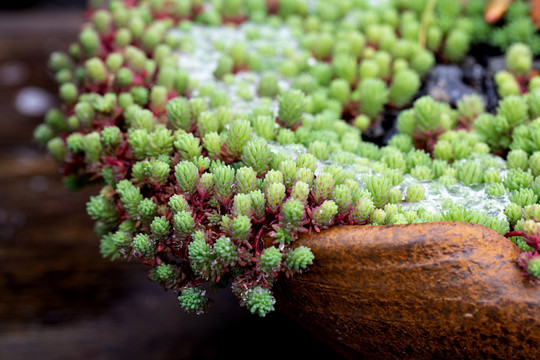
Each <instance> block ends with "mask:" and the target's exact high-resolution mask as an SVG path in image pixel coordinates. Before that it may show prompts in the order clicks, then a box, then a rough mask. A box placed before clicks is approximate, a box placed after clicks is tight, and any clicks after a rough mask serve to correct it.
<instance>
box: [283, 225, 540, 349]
mask: <svg viewBox="0 0 540 360" xmlns="http://www.w3.org/2000/svg"><path fill="white" fill-rule="evenodd" d="M299 245H305V246H308V247H310V248H311V249H312V250H313V253H314V254H315V261H314V264H313V265H312V266H311V268H310V270H309V271H308V272H306V273H304V274H301V275H296V276H295V277H293V278H291V279H288V280H286V281H279V282H278V283H279V285H278V286H277V288H276V289H275V292H276V297H277V299H278V306H279V309H280V310H281V311H283V312H285V313H287V314H288V315H289V316H291V317H293V318H295V319H297V320H298V321H299V322H300V323H301V324H302V325H303V326H305V327H306V328H308V329H311V330H312V331H313V332H314V333H315V334H316V335H317V336H318V337H319V338H320V339H322V340H324V341H327V342H328V343H330V344H331V345H332V346H333V347H334V348H336V349H337V350H338V351H339V352H341V353H343V354H344V355H346V356H347V357H349V358H369V359H432V358H436V359H464V358H466V359H493V358H501V359H539V358H540V350H539V345H540V315H539V314H540V286H538V285H533V284H531V283H530V282H529V281H527V280H526V279H524V278H523V277H522V275H521V271H520V270H519V268H518V267H517V266H516V265H515V260H516V258H517V257H518V254H519V252H520V250H519V249H518V248H517V247H516V246H515V245H514V244H512V243H511V242H510V241H509V240H507V239H506V238H504V237H503V236H501V235H499V234H498V233H496V232H495V231H493V230H491V229H487V228H485V227H483V226H479V225H472V224H466V223H448V222H447V223H427V224H414V225H399V226H395V225H394V226H341V227H334V228H331V229H329V230H326V231H323V232H321V233H320V234H311V235H310V236H306V237H304V238H301V239H299V240H298V241H297V242H296V243H295V246H299Z"/></svg>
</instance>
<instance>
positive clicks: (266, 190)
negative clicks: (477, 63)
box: [35, 0, 540, 358]
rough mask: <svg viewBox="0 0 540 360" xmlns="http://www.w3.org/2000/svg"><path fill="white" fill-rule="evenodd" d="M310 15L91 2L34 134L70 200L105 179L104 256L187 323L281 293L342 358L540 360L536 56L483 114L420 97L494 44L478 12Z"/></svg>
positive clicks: (326, 7) (319, 8)
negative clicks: (514, 359)
mask: <svg viewBox="0 0 540 360" xmlns="http://www.w3.org/2000/svg"><path fill="white" fill-rule="evenodd" d="M312 5H313V6H311V5H310V3H309V2H307V1H301V0H298V1H283V0H281V1H240V0H224V1H209V2H205V1H199V0H192V1H180V0H178V1H174V0H163V1H140V2H133V1H111V2H110V3H107V4H101V3H100V2H97V3H96V4H94V6H93V7H90V8H89V10H88V12H87V19H86V22H85V24H84V25H83V27H82V29H81V33H80V35H79V38H78V40H77V41H76V42H74V43H73V45H72V46H71V47H70V48H69V50H68V52H65V53H64V52H57V53H54V54H52V55H51V58H50V64H49V65H50V68H51V70H52V71H53V73H54V76H55V77H56V79H57V81H58V82H59V96H60V98H61V99H62V101H63V103H62V106H61V107H59V108H56V109H51V110H50V111H49V112H48V114H47V116H46V118H45V121H44V123H43V124H41V125H40V126H38V127H37V128H36V130H35V138H36V139H37V140H38V141H39V142H41V143H43V144H44V145H45V146H46V147H47V149H48V151H49V152H50V154H51V155H52V156H53V157H55V158H56V159H57V160H58V162H59V164H60V168H61V171H62V173H63V176H64V179H65V183H66V185H67V186H68V187H69V188H72V189H77V188H78V187H80V186H84V185H85V184H86V183H90V182H101V183H102V184H103V188H102V190H101V191H100V193H99V194H96V195H95V196H92V197H91V198H90V200H89V202H88V204H87V210H88V214H89V215H90V217H92V218H93V219H94V220H95V221H96V226H95V230H96V233H97V234H98V235H99V236H100V238H101V252H102V254H103V255H104V256H106V257H111V258H112V259H116V258H124V259H133V260H138V261H140V262H141V263H142V264H144V265H146V266H148V267H149V278H150V279H151V280H153V281H155V282H157V283H158V284H160V285H162V286H163V287H164V288H165V289H167V290H172V291H173V292H175V293H177V294H178V295H177V296H178V299H179V302H180V304H181V306H182V307H183V308H184V309H185V310H187V311H193V312H196V313H203V312H204V311H206V309H207V308H208V305H209V303H210V298H209V296H208V295H209V294H210V293H211V290H212V288H215V287H230V288H231V290H232V292H233V293H234V294H235V295H237V297H238V299H239V302H240V304H241V305H242V306H245V307H246V308H247V309H248V310H249V311H251V312H252V313H254V314H258V315H259V316H265V314H267V313H268V312H269V311H273V310H274V308H275V305H276V298H277V299H278V300H279V301H278V303H277V305H276V306H278V307H280V308H282V309H283V311H284V312H286V313H289V314H291V316H296V317H299V318H300V321H301V322H305V324H306V325H311V326H315V327H317V330H316V333H318V334H319V335H320V336H321V337H324V338H327V339H329V341H330V342H331V343H333V344H334V345H335V346H336V347H338V348H339V350H340V351H341V352H343V353H346V354H348V355H349V356H353V357H355V356H357V355H358V354H364V355H365V354H370V355H378V356H379V357H390V356H391V354H392V353H396V354H398V357H400V358H403V357H407V356H409V357H418V356H420V357H427V356H429V354H431V355H436V356H439V357H452V356H457V357H481V356H484V355H485V356H487V355H493V354H495V355H496V353H497V351H499V350H495V349H496V347H497V346H501V348H504V349H507V350H508V351H509V353H513V354H515V355H516V356H517V355H520V356H524V357H526V356H527V357H528V356H532V355H534V354H538V352H537V348H536V347H535V346H534V342H537V340H538V331H537V330H536V331H535V330H534V329H535V327H537V326H538V319H537V318H536V317H535V316H536V314H537V313H538V309H539V306H540V303H539V301H540V300H539V299H540V298H539V297H538V295H539V291H540V290H539V289H540V288H539V287H538V285H537V284H535V283H538V279H539V278H540V255H539V254H538V250H539V245H540V244H539V239H540V238H539V236H538V232H539V229H540V228H538V226H540V225H538V223H537V221H539V220H540V204H538V193H539V192H540V188H539V187H538V184H539V179H540V178H538V176H539V175H540V173H539V172H540V164H539V161H540V158H539V156H540V152H538V151H540V148H539V146H540V143H537V142H536V140H535V139H536V137H535V135H534V134H535V133H536V132H535V131H536V128H537V125H536V123H537V121H536V120H534V119H535V118H536V117H537V116H538V115H539V114H538V112H537V107H538V105H537V103H540V102H537V99H539V98H538V97H539V96H540V95H539V94H540V93H538V92H536V90H535V88H536V85H535V84H537V81H536V78H535V77H534V76H533V75H534V73H533V72H532V70H531V63H532V57H533V54H534V53H535V52H536V51H537V50H536V49H535V48H534V47H531V46H530V45H528V44H525V43H519V44H517V45H516V46H511V47H509V48H508V52H507V57H506V59H507V61H506V67H507V69H505V70H501V72H500V73H498V75H497V76H496V77H495V82H496V85H497V90H498V91H499V95H500V97H501V101H500V102H499V105H498V107H497V109H496V111H495V112H494V113H490V112H488V111H487V110H486V107H485V105H486V104H485V99H484V98H482V97H481V96H480V95H478V94H473V95H468V96H462V97H460V99H459V100H458V101H457V103H456V104H450V103H448V102H444V101H441V100H439V99H435V98H433V97H432V96H429V95H427V93H426V92H425V90H423V89H422V85H423V80H424V79H425V77H426V76H427V75H428V74H429V71H430V69H431V68H432V67H433V66H434V65H435V64H440V63H444V64H451V63H456V62H460V61H461V60H463V59H464V57H465V56H466V55H467V53H468V51H469V49H470V46H471V44H475V43H478V42H481V41H483V40H482V39H483V38H481V37H480V36H479V34H484V35H485V34H486V33H489V32H490V31H496V29H495V28H494V27H493V26H492V25H489V24H488V23H486V22H485V21H484V20H483V17H482V11H483V5H482V4H480V3H479V2H477V1H470V2H467V4H466V5H462V4H460V3H459V2H454V1H439V2H433V1H429V2H425V1H424V2H422V1H420V2H414V3H408V2H403V1H396V2H393V3H392V4H391V5H388V4H387V5H385V6H383V7H374V6H370V5H368V4H364V2H363V1H339V2H334V1H319V2H317V3H316V4H312ZM426 5H427V6H426ZM480 5H482V6H480ZM519 6H521V5H519ZM520 9H521V8H518V10H520ZM518 10H515V11H514V12H515V13H518ZM520 11H522V10H520ZM514 15H515V14H514ZM478 29H482V31H483V32H482V33H480V32H478V31H477V30H478ZM500 74H503V75H500ZM423 92H424V93H423ZM389 129H394V130H396V129H397V131H398V133H390V135H388V131H387V130H389ZM383 143H385V144H383ZM406 224H409V225H406ZM471 224H475V225H471ZM504 235H506V236H504ZM507 238H509V239H510V240H509V239H507ZM516 245H517V246H516ZM516 262H517V263H516ZM315 269H317V270H315ZM502 271H504V275H501V272H502ZM516 274H518V275H519V276H518V275H516ZM522 274H523V275H524V276H522ZM349 275H350V276H349ZM386 287H390V289H387V288H386ZM274 288H275V289H274ZM274 290H275V293H274ZM502 293H505V295H504V296H502V295H501V294H502ZM505 301H507V303H506V302H505ZM507 306H510V307H511V308H512V312H508V311H507V310H506V307H507ZM503 309H505V310H504V311H503ZM372 312H373V316H371V315H369V314H370V313H372ZM441 313H443V314H445V316H444V317H441V315H440V314H441ZM323 314H324V315H323ZM494 314H497V316H495V315H494ZM513 314H518V315H519V316H518V315H516V316H513ZM503 315H504V316H503ZM510 315H512V316H510ZM495 318H497V319H495ZM484 321H489V322H488V323H487V325H485V326H480V325H479V324H480V323H483V322H484ZM320 327H322V328H324V330H322V329H321V328H320ZM440 329H444V331H439V330H440ZM437 331H438V332H437ZM371 333H374V334H372V335H373V338H369V336H367V335H368V334H371ZM385 334H390V336H391V339H388V338H387V337H386V336H385ZM471 334H474V336H476V337H471V336H473V335H471ZM494 337H497V340H492V339H493V338H494ZM471 339H474V341H478V342H482V343H483V344H487V345H486V348H485V349H484V348H482V349H480V350H479V349H477V348H474V346H472V345H470V344H472V343H470V342H468V341H472V340H471ZM524 344H526V345H524ZM529 344H531V345H529ZM464 349H465V350H464Z"/></svg>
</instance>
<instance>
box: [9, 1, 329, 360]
mask: <svg viewBox="0 0 540 360" xmlns="http://www.w3.org/2000/svg"><path fill="white" fill-rule="evenodd" d="M80 15H81V12H80V10H77V9H71V10H69V11H67V10H65V9H64V10H63V9H52V10H46V11H45V10H42V9H27V10H20V11H18V12H6V11H0V360H4V359H10V360H18V359H21V360H22V359H24V360H27V359H41V360H52V359H55V360H56V359H59V360H64V359H66V360H68V359H83V360H85V359H88V360H94V359H95V360H98V359H99V360H108V359H132V360H138V359H169V360H171V359H217V358H220V359H223V358H227V357H229V356H230V357H234V358H235V359H247V358H256V359H267V358H268V359H270V358H274V359H275V358H278V357H284V358H285V359H288V358H293V357H298V358H309V357H315V356H317V357H324V358H327V359H334V358H339V357H338V355H336V354H335V353H334V352H333V351H331V350H330V349H329V348H328V347H327V346H326V345H324V344H323V343H320V342H318V341H316V340H315V338H314V337H312V336H311V334H309V333H307V332H305V331H304V330H303V329H302V328H300V327H299V326H298V325H297V324H296V323H294V322H293V321H292V320H290V319H289V318H288V317H285V316H284V315H282V314H281V313H278V312H275V313H272V314H270V315H269V316H268V317H267V318H264V319H263V318H259V317H256V316H253V315H251V314H249V313H248V312H247V310H245V308H240V307H239V306H238V304H237V300H236V298H234V297H233V296H232V295H230V293H229V292H228V291H221V292H218V293H215V294H214V297H215V299H216V301H215V303H214V306H213V309H212V310H211V312H210V313H209V314H207V315H204V316H195V315H188V314H186V313H184V312H183V310H181V309H180V307H179V306H178V304H177V300H176V297H175V296H174V294H172V293H168V292H165V291H164V290H163V289H162V288H161V287H160V286H158V285H156V284H155V283H153V282H150V281H149V280H147V278H146V276H147V270H146V268H145V267H144V266H142V265H140V264H137V263H126V262H110V261H109V260H106V259H102V258H101V255H100V254H99V250H98V238H97V236H96V235H95V234H94V232H93V229H92V227H93V223H92V221H91V220H90V219H89V218H88V216H87V215H86V213H85V203H86V201H87V200H88V197H89V196H90V195H92V194H95V193H96V191H97V189H96V188H88V189H85V190H83V191H80V192H75V193H70V192H68V191H67V190H66V189H65V188H64V186H63V184H62V183H61V180H60V177H59V175H58V172H57V168H56V165H55V163H54V162H53V161H51V159H50V158H49V157H48V156H47V155H46V154H45V152H44V150H43V149H42V148H40V147H39V146H37V145H36V144H35V143H34V142H33V140H32V131H33V129H34V127H35V126H36V125H38V124H39V123H40V122H41V116H42V114H34V115H28V114H25V113H24V112H25V110H24V109H19V110H17V108H16V107H15V103H16V101H17V99H19V100H20V96H21V94H24V92H25V91H28V90H29V89H30V90H33V91H35V90H39V91H42V92H44V93H45V98H47V97H48V98H49V99H50V100H52V101H53V102H54V101H55V93H56V85H55V84H54V83H53V82H52V80H51V79H50V78H49V75H48V73H47V71H46V62H47V58H48V55H49V53H50V52H51V51H55V50H62V49H65V48H66V47H67V45H68V44H69V42H71V41H72V40H73V39H75V38H76V36H77V32H78V30H79V26H80V19H81V18H80ZM47 94H48V95H47ZM30 105H31V104H30ZM34 110H35V109H34ZM21 111H22V112H23V113H21Z"/></svg>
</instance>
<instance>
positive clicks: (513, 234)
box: [504, 231, 525, 238]
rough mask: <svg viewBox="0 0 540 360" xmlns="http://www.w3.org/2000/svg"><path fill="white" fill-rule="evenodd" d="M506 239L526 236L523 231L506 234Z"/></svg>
mask: <svg viewBox="0 0 540 360" xmlns="http://www.w3.org/2000/svg"><path fill="white" fill-rule="evenodd" d="M504 236H505V237H507V238H508V237H512V236H525V233H524V232H523V231H509V232H507V233H506V234H504Z"/></svg>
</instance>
